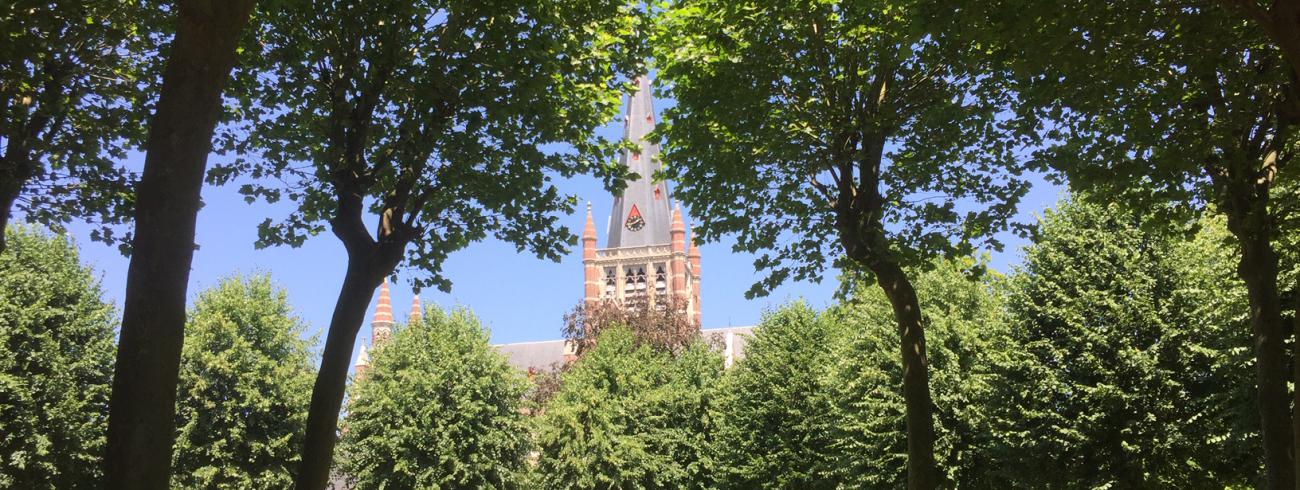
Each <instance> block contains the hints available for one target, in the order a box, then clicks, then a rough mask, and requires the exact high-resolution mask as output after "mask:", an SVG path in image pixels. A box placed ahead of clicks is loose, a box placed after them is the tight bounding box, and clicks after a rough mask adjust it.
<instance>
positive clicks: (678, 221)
mask: <svg viewBox="0 0 1300 490" xmlns="http://www.w3.org/2000/svg"><path fill="white" fill-rule="evenodd" d="M669 231H670V232H671V233H672V234H674V235H676V234H677V233H681V234H682V236H683V237H685V235H686V225H683V224H682V206H681V205H680V204H678V205H677V207H675V208H673V224H672V227H670V228H669Z"/></svg>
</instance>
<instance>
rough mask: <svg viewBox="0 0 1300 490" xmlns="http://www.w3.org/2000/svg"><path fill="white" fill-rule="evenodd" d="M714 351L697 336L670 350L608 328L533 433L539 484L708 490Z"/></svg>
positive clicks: (718, 372)
mask: <svg viewBox="0 0 1300 490" xmlns="http://www.w3.org/2000/svg"><path fill="white" fill-rule="evenodd" d="M721 376H722V358H721V356H720V355H719V354H718V353H717V352H714V351H712V350H710V349H709V348H708V347H706V346H705V345H704V344H703V343H701V342H696V343H695V344H693V345H691V346H689V347H687V348H686V349H685V350H684V351H682V352H681V353H680V354H678V355H677V356H673V355H671V354H668V353H666V352H662V351H657V350H655V349H652V348H651V347H650V346H648V345H645V344H642V343H639V342H638V341H637V339H636V337H635V335H634V334H632V333H631V332H630V331H628V330H626V329H620V328H613V329H607V330H606V331H605V332H603V333H602V334H601V335H600V338H599V339H597V341H596V345H595V347H594V348H592V349H591V350H589V351H587V353H586V355H584V356H583V358H582V359H581V360H579V361H578V362H577V364H575V365H574V366H573V367H572V368H571V369H570V370H569V371H568V372H566V373H565V374H564V382H563V385H562V387H561V388H560V391H559V393H558V394H556V396H555V398H554V399H553V400H552V401H551V403H550V404H549V405H548V406H547V407H546V410H545V412H544V414H543V415H542V417H541V419H540V422H539V427H538V429H537V438H538V445H539V449H540V453H541V454H540V457H539V459H538V462H537V468H536V472H537V476H536V478H537V479H538V480H539V481H538V486H540V487H541V488H552V489H669V488H697V489H698V488H711V487H712V483H713V476H714V472H715V471H716V470H717V468H713V467H712V465H711V464H710V457H709V452H710V447H711V443H710V440H711V437H712V433H713V425H714V418H713V414H712V413H711V410H710V408H711V406H712V404H713V396H714V390H715V388H716V386H717V384H718V382H719V379H720V378H721Z"/></svg>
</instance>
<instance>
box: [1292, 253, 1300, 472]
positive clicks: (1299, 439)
mask: <svg viewBox="0 0 1300 490" xmlns="http://www.w3.org/2000/svg"><path fill="white" fill-rule="evenodd" d="M1291 288H1292V291H1291V301H1292V303H1294V304H1293V305H1292V307H1291V335H1292V336H1293V338H1294V339H1295V343H1293V344H1291V352H1292V359H1291V361H1292V362H1291V373H1292V377H1293V378H1294V381H1295V386H1296V387H1297V388H1296V389H1295V390H1293V391H1294V395H1292V396H1293V397H1294V400H1293V403H1292V405H1291V406H1292V407H1300V278H1297V283H1296V284H1295V285H1293V286H1292V287H1291ZM1293 410H1296V411H1297V412H1300V409H1294V408H1293ZM1291 430H1292V431H1293V437H1292V440H1291V444H1292V447H1293V448H1295V447H1300V424H1297V423H1296V421H1295V418H1294V417H1292V419H1291ZM1291 459H1292V460H1294V462H1295V465H1296V466H1295V470H1294V471H1295V473H1294V474H1295V475H1300V458H1297V457H1295V455H1294V454H1292V458H1291ZM1296 488H1297V489H1300V481H1296Z"/></svg>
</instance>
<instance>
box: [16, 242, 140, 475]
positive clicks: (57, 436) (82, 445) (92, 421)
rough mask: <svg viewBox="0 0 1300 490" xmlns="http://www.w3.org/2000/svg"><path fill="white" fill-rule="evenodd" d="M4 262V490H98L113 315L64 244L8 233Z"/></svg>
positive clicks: (85, 269) (94, 282) (72, 249)
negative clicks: (6, 489) (7, 489)
mask: <svg viewBox="0 0 1300 490" xmlns="http://www.w3.org/2000/svg"><path fill="white" fill-rule="evenodd" d="M5 234H6V235H7V238H8V243H9V249H8V250H7V251H6V252H5V253H4V254H0V488H13V489H33V490H43V489H56V488H58V489H80V488H98V485H99V481H98V479H99V475H100V465H99V462H100V459H101V458H102V457H103V454H102V453H103V450H104V434H105V431H106V430H107V427H108V396H109V392H110V390H111V383H110V379H111V377H112V374H113V367H112V366H113V354H114V345H113V344H114V342H113V329H114V325H115V322H116V319H115V318H114V317H115V314H114V312H113V307H112V306H111V305H109V304H108V303H105V302H104V301H103V300H102V299H101V293H100V289H99V284H98V281H97V280H96V279H95V278H94V276H93V275H92V273H91V270H90V268H88V267H84V266H82V265H81V264H80V263H79V262H78V258H77V250H76V248H75V247H74V246H73V245H72V244H71V243H69V242H68V241H67V240H66V239H63V238H59V237H52V236H49V235H46V234H43V233H40V232H36V231H33V230H32V229H29V228H21V227H13V228H10V229H8V230H6V231H5Z"/></svg>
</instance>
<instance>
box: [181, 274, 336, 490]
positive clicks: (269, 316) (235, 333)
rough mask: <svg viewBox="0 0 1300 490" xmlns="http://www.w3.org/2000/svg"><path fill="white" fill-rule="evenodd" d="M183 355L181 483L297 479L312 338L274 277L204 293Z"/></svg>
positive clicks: (232, 484)
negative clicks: (295, 473)
mask: <svg viewBox="0 0 1300 490" xmlns="http://www.w3.org/2000/svg"><path fill="white" fill-rule="evenodd" d="M185 328H186V332H185V348H184V350H183V351H182V352H181V367H180V384H179V387H178V394H177V396H176V400H177V402H176V404H177V407H176V418H177V424H176V425H177V437H176V445H175V448H174V450H173V451H174V452H173V455H172V487H173V488H278V487H288V486H290V485H291V484H292V482H293V468H294V466H295V465H294V463H296V460H297V450H298V444H300V443H301V442H302V436H303V429H302V426H303V423H304V422H306V419H307V402H308V400H309V398H310V393H311V383H312V379H313V378H314V377H315V376H314V375H315V366H314V364H315V362H314V359H313V354H312V352H311V346H312V344H314V343H315V342H314V341H315V339H314V338H304V335H305V328H306V325H305V324H304V323H303V322H302V320H300V319H298V318H297V317H296V316H294V313H293V310H292V308H291V307H290V306H289V302H288V299H287V295H286V293H285V291H284V290H282V289H279V288H277V287H276V286H275V285H274V284H273V283H272V282H271V278H270V277H269V276H265V275H261V276H252V277H249V278H242V277H238V276H234V277H229V278H226V279H223V280H222V281H221V282H220V283H219V284H217V285H216V286H214V287H213V288H211V289H208V290H207V291H204V292H202V293H199V297H198V300H197V301H196V302H195V304H194V307H193V309H192V310H191V312H190V315H189V319H188V321H187V325H186V327H185Z"/></svg>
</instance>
